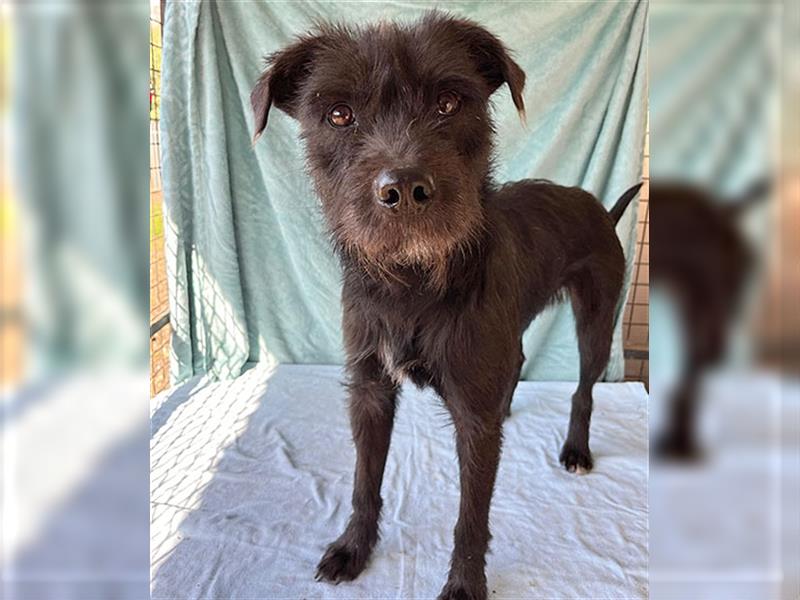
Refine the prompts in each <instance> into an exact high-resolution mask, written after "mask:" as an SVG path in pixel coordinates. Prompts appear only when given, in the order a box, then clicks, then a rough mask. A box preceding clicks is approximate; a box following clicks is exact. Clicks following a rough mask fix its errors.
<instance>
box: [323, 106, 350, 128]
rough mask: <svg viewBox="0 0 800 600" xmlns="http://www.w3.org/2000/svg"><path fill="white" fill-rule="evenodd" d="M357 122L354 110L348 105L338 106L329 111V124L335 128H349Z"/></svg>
mask: <svg viewBox="0 0 800 600" xmlns="http://www.w3.org/2000/svg"><path fill="white" fill-rule="evenodd" d="M355 120H356V117H355V115H354V114H353V109H352V108H350V107H349V106H347V104H337V105H336V106H334V107H333V108H332V109H330V110H329V111H328V123H330V124H331V125H333V126H334V127H347V126H349V125H352V124H353V122H354V121H355Z"/></svg>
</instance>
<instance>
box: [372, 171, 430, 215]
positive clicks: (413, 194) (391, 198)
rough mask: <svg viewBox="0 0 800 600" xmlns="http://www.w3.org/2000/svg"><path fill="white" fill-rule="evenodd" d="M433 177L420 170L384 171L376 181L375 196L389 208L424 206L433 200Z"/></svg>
mask: <svg viewBox="0 0 800 600" xmlns="http://www.w3.org/2000/svg"><path fill="white" fill-rule="evenodd" d="M435 189H436V188H435V186H434V184H433V177H431V176H430V174H428V173H426V172H424V171H422V170H420V169H391V170H383V171H381V173H380V175H378V177H377V179H375V196H376V198H377V200H378V202H379V203H380V204H382V205H383V206H388V207H389V208H395V207H398V208H399V207H401V206H403V205H405V206H422V205H423V204H426V203H427V202H429V201H430V200H431V199H432V198H433V193H434V191H435Z"/></svg>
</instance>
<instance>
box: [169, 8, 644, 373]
mask: <svg viewBox="0 0 800 600" xmlns="http://www.w3.org/2000/svg"><path fill="white" fill-rule="evenodd" d="M432 6H434V5H433V4H429V3H424V4H423V3H412V2H381V3H346V2H337V3H325V2H307V3H306V2H280V3H279V2H241V3H240V2H230V3H190V2H173V3H169V4H168V9H167V15H166V23H165V32H164V44H165V52H164V65H163V90H162V98H163V99H162V114H161V136H162V137H161V141H162V145H163V155H162V170H163V182H164V198H165V203H166V211H165V212H166V239H167V262H168V264H167V268H168V275H169V278H170V285H171V287H170V296H171V299H170V306H171V316H172V326H173V331H174V335H173V356H172V359H173V360H172V379H173V382H180V381H183V380H185V379H186V378H188V377H190V376H192V375H194V374H197V373H209V374H210V375H212V376H214V377H220V378H227V377H233V376H236V375H238V374H239V373H240V372H241V371H242V369H243V368H244V366H245V365H246V363H248V362H251V361H263V360H277V361H280V362H294V363H341V362H342V360H343V353H342V348H341V342H340V307H339V293H340V271H339V267H338V264H337V261H336V259H335V258H334V256H333V255H332V253H331V249H330V246H329V242H328V238H327V235H326V233H325V231H324V227H323V223H322V218H321V214H320V210H319V205H318V200H317V199H316V197H315V196H314V194H313V192H312V188H311V186H310V183H309V180H308V178H307V176H306V175H305V173H304V171H303V155H302V147H301V144H300V143H299V141H298V136H297V133H298V128H297V126H296V124H295V123H294V122H293V121H292V120H291V119H289V118H288V117H287V116H285V115H284V114H282V113H279V112H278V111H275V112H274V114H271V115H270V123H269V126H268V128H267V130H266V131H265V134H264V136H263V137H262V138H261V140H260V141H259V143H258V145H257V146H256V147H255V148H253V147H252V146H251V143H250V140H251V134H252V116H251V110H250V103H249V94H250V90H251V88H252V85H253V83H254V82H255V80H256V78H257V76H258V74H259V71H260V69H261V67H262V57H263V56H264V55H265V54H267V53H270V52H273V51H275V50H277V49H279V48H281V47H282V46H284V45H285V44H286V43H288V42H289V41H290V40H291V39H292V37H293V36H294V35H296V34H298V33H301V32H304V31H306V30H307V29H308V28H309V27H310V25H311V23H312V22H314V21H315V20H318V19H320V18H323V19H324V18H332V19H339V20H344V21H347V22H364V21H374V20H377V19H393V20H394V19H400V20H410V19H414V18H415V17H417V16H419V15H420V14H421V13H422V12H424V11H425V10H426V9H428V8H431V7H432ZM438 6H439V7H441V8H445V9H447V10H449V11H450V12H452V13H454V14H458V15H461V16H465V17H469V18H472V19H475V20H477V21H478V22H480V23H482V24H484V25H485V26H487V27H488V28H489V29H490V30H491V31H493V32H494V33H496V34H497V35H498V36H499V37H500V38H501V39H502V40H503V41H504V42H505V43H506V44H507V45H508V46H509V47H510V48H511V49H512V51H513V52H514V55H515V57H516V59H517V60H518V62H519V64H520V65H521V66H522V68H523V69H524V70H525V72H526V74H527V77H528V79H527V84H526V88H525V103H526V107H527V115H528V126H527V128H526V127H523V126H522V124H521V123H520V121H519V119H518V117H517V114H516V111H515V110H514V107H513V104H512V102H511V99H510V96H509V94H508V90H507V89H506V88H505V87H503V88H502V89H501V90H500V91H499V92H498V93H497V94H496V95H495V96H494V106H495V111H494V114H495V119H496V124H497V130H498V145H497V154H498V160H497V167H498V168H497V178H498V180H500V181H505V180H515V179H522V178H526V177H546V178H549V179H553V180H554V181H556V182H559V183H563V184H568V185H580V186H582V187H584V188H585V189H588V190H590V191H591V192H593V193H595V194H596V195H597V196H598V197H599V198H600V199H601V200H602V201H603V203H604V204H606V206H610V204H611V203H613V202H614V200H616V198H617V197H618V196H619V195H620V194H621V193H622V192H623V191H624V190H625V189H626V188H628V187H629V186H630V185H632V184H634V183H636V182H637V181H639V180H640V178H641V171H642V148H643V143H644V132H645V121H646V98H647V89H646V84H647V82H646V64H647V61H646V29H647V4H646V3H645V2H622V3H614V2H598V3H596V4H589V3H572V2H554V3H542V2H536V3H533V2H532V3H529V4H528V3H494V2H465V3H448V4H446V5H445V4H442V3H439V5H438ZM635 208H636V207H635V206H634V207H633V208H632V209H630V210H628V211H627V213H626V214H625V216H624V217H623V219H622V221H621V222H620V224H619V226H618V228H617V232H618V234H619V236H620V239H621V240H622V244H623V247H624V249H625V253H626V256H627V257H628V261H629V267H630V263H631V262H632V257H633V251H634V241H635V240H634V238H635V220H636V219H635ZM629 274H630V268H629ZM626 292H627V287H626ZM620 314H621V310H620ZM621 340H622V335H621V326H620V325H618V327H617V329H616V333H615V338H614V344H613V350H612V358H611V362H610V364H609V367H608V370H607V373H606V378H607V379H610V380H616V379H620V378H621V377H622V374H623V361H622V341H621ZM524 348H525V354H526V356H527V357H528V360H527V362H526V364H525V366H524V369H523V377H524V378H527V379H539V380H568V379H576V378H577V374H578V354H577V343H576V339H575V333H574V322H573V317H572V311H571V308H570V306H569V304H562V305H559V306H555V307H553V308H551V309H548V310H547V311H545V312H544V313H543V314H541V315H540V316H539V317H538V318H537V320H536V321H535V322H534V324H533V325H532V326H531V328H530V329H529V331H528V332H527V333H526V335H525V340H524Z"/></svg>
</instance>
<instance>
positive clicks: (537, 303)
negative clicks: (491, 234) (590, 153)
mask: <svg viewBox="0 0 800 600" xmlns="http://www.w3.org/2000/svg"><path fill="white" fill-rule="evenodd" d="M628 201H629V199H628ZM487 212H488V218H489V221H490V222H491V223H492V225H493V227H492V229H493V231H495V232H496V233H495V235H498V236H501V237H505V236H509V237H511V238H512V239H513V241H514V242H515V243H513V244H504V245H503V248H504V249H505V251H506V252H508V253H509V256H507V257H504V259H505V260H510V261H511V262H513V263H514V264H515V265H516V271H517V272H518V277H519V280H520V286H521V290H520V295H521V298H522V307H523V323H522V326H523V327H524V326H527V324H528V323H529V322H530V320H531V319H532V318H533V317H534V316H535V315H536V314H537V313H538V312H540V311H541V310H542V308H544V306H546V305H547V303H549V302H551V301H552V300H554V299H558V298H560V294H559V292H560V291H561V290H563V289H564V288H566V287H568V286H569V284H570V282H571V281H572V280H573V279H574V278H575V277H576V276H577V275H578V274H581V273H587V274H588V276H590V278H591V279H592V281H593V285H595V286H603V287H604V288H607V289H608V292H609V293H611V294H613V296H614V297H615V298H618V297H619V293H620V291H621V289H622V281H623V277H624V273H625V258H624V255H623V252H622V247H621V245H620V242H619V239H618V238H617V235H616V232H615V230H614V221H613V219H612V217H611V215H610V214H609V212H608V211H606V209H605V208H604V207H603V205H602V204H600V202H599V201H598V200H597V199H596V198H595V197H594V196H593V195H592V194H590V193H589V192H587V191H585V190H582V189H580V188H577V187H564V186H560V185H556V184H554V183H551V182H549V181H545V180H540V179H526V180H523V181H519V182H516V183H512V184H507V185H505V186H503V187H501V188H500V189H499V190H497V192H496V193H495V194H494V195H493V196H492V197H491V198H490V200H489V202H488V203H487ZM615 290H616V291H615Z"/></svg>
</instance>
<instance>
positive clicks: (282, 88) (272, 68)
mask: <svg viewBox="0 0 800 600" xmlns="http://www.w3.org/2000/svg"><path fill="white" fill-rule="evenodd" d="M320 45H321V36H319V35H315V36H306V37H302V38H300V39H298V40H297V41H296V42H294V43H293V44H292V45H290V46H287V47H286V48H284V49H283V50H281V51H279V52H276V53H275V54H272V55H271V56H269V57H267V60H266V62H267V69H266V70H265V71H264V72H263V73H262V74H261V76H260V77H259V78H258V81H257V82H256V85H255V87H254V88H253V91H252V92H251V94H250V104H251V105H252V106H253V115H254V117H255V131H254V134H253V143H255V142H256V141H257V140H258V138H259V137H260V136H261V133H262V132H263V131H264V128H265V127H266V126H267V117H268V116H269V110H270V108H271V107H272V106H275V108H277V109H279V110H282V111H283V112H285V113H286V114H288V115H289V116H290V117H294V116H295V115H296V114H297V106H298V102H297V101H298V98H299V92H300V89H301V87H302V84H303V81H305V78H306V76H307V75H308V74H309V73H310V72H311V67H312V64H313V61H314V54H315V52H316V50H317V49H318V48H319V47H320Z"/></svg>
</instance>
